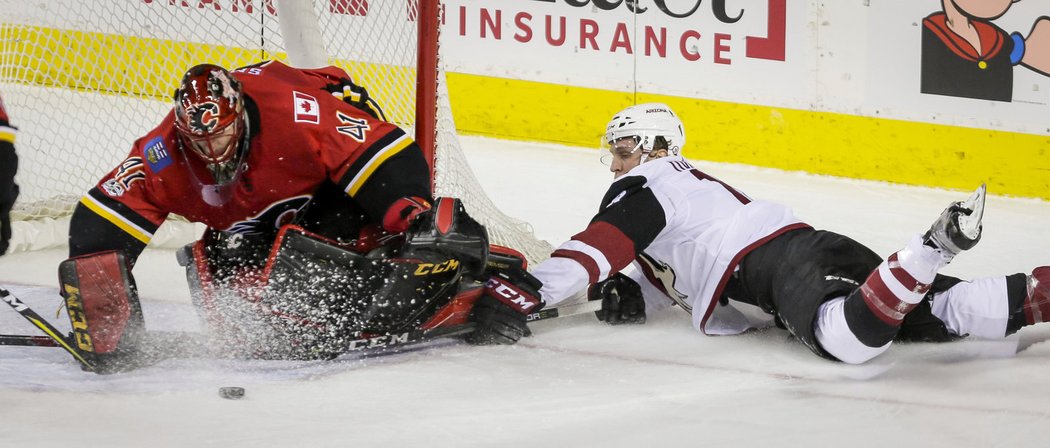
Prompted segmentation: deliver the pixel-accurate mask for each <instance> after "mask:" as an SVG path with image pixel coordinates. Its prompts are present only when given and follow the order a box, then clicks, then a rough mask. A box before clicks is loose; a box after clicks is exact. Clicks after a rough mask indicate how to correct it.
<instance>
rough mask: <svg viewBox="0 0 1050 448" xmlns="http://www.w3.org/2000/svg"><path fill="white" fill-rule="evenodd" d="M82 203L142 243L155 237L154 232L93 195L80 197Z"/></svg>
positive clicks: (146, 242)
mask: <svg viewBox="0 0 1050 448" xmlns="http://www.w3.org/2000/svg"><path fill="white" fill-rule="evenodd" d="M80 203H81V204H84V206H85V207H87V208H88V209H90V210H91V211H93V212H95V214H97V215H99V216H101V217H102V218H103V219H105V220H106V221H109V222H110V223H112V224H113V225H115V226H117V227H119V228H120V229H121V230H123V231H125V232H127V234H128V235H131V236H132V237H133V238H135V239H137V240H139V241H141V242H142V244H149V240H151V239H153V234H152V233H150V232H147V231H146V230H145V229H143V228H141V227H139V226H137V225H135V224H134V223H132V222H131V221H128V220H127V219H124V217H123V216H120V215H119V214H117V213H116V212H114V211H112V210H110V209H108V208H106V206H104V205H102V204H99V203H98V202H96V201H95V200H94V199H93V198H91V196H84V197H82V198H80Z"/></svg>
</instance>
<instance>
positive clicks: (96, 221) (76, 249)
mask: <svg viewBox="0 0 1050 448" xmlns="http://www.w3.org/2000/svg"><path fill="white" fill-rule="evenodd" d="M92 192H97V188H95V189H92ZM89 194H91V193H89ZM95 196H101V194H97V195H95ZM121 212H122V214H123V215H125V216H127V215H133V216H137V215H135V214H134V212H133V211H131V210H121ZM139 219H140V220H141V221H145V219H144V218H139ZM150 230H151V231H152V230H156V229H155V227H154V228H151V229H150ZM145 248H146V243H144V242H142V241H140V240H139V239H137V238H135V237H134V236H133V235H131V234H130V233H128V232H127V231H125V230H124V229H121V228H120V227H118V226H117V225H116V224H114V223H113V222H112V221H111V220H109V219H106V218H105V217H103V216H102V215H100V214H98V213H96V212H95V211H94V210H92V209H91V208H89V207H87V206H86V205H85V204H84V202H83V201H81V202H80V203H78V204H77V207H76V209H75V210H73V217H72V218H71V220H70V223H69V257H70V258H73V257H77V256H81V255H87V254H93V253H96V252H104V251H109V250H116V251H120V252H123V253H124V256H125V257H126V258H127V260H128V263H129V264H130V265H132V266H134V264H135V260H136V259H137V258H138V256H139V255H140V254H141V253H142V251H143V250H144V249H145Z"/></svg>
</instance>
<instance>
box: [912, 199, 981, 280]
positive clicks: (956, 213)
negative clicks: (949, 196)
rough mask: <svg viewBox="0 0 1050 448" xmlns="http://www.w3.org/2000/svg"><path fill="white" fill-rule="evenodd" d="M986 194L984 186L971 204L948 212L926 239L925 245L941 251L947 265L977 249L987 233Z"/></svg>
mask: <svg viewBox="0 0 1050 448" xmlns="http://www.w3.org/2000/svg"><path fill="white" fill-rule="evenodd" d="M986 191H987V188H986V187H985V184H981V186H980V187H977V191H974V192H973V194H972V195H970V197H969V198H968V199H967V200H965V201H963V202H955V203H953V204H952V205H950V206H949V207H948V208H947V209H945V210H944V212H942V213H941V216H940V217H938V218H937V221H935V222H934V223H933V225H932V226H930V230H928V231H926V234H925V235H923V237H922V242H923V244H925V245H927V246H930V247H933V248H935V249H937V250H939V251H940V252H941V254H942V255H944V257H945V258H946V261H951V259H952V258H955V256H956V255H959V253H960V252H962V251H964V250H970V249H972V248H973V247H974V246H976V245H977V242H978V241H980V240H981V231H982V230H983V229H984V227H983V226H981V219H982V218H984V198H985V192H986Z"/></svg>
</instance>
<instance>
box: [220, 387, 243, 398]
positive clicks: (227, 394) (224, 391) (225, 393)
mask: <svg viewBox="0 0 1050 448" xmlns="http://www.w3.org/2000/svg"><path fill="white" fill-rule="evenodd" d="M219 396H220V397H222V398H225V399H227V400H240V399H241V398H244V388H243V387H220V388H219Z"/></svg>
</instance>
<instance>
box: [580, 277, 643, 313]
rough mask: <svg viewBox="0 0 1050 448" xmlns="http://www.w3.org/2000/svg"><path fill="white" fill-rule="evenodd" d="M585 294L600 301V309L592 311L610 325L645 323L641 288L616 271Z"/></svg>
mask: <svg viewBox="0 0 1050 448" xmlns="http://www.w3.org/2000/svg"><path fill="white" fill-rule="evenodd" d="M587 296H588V297H587V298H588V299H590V300H599V299H600V300H601V301H602V309H601V310H598V311H595V312H594V315H595V316H597V317H598V320H600V321H604V322H605V323H608V324H610V325H619V324H644V323H645V300H644V299H643V298H642V288H641V287H640V286H638V283H637V282H635V281H634V280H632V279H631V278H630V277H628V276H626V275H623V274H621V273H616V274H615V275H613V276H611V277H609V278H607V279H605V280H603V281H600V282H598V283H595V284H594V285H592V286H591V288H590V290H588V291H587Z"/></svg>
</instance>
